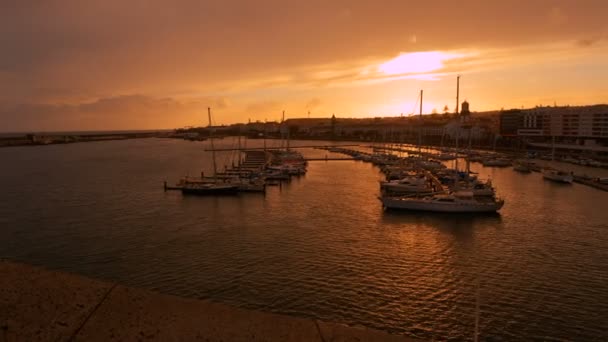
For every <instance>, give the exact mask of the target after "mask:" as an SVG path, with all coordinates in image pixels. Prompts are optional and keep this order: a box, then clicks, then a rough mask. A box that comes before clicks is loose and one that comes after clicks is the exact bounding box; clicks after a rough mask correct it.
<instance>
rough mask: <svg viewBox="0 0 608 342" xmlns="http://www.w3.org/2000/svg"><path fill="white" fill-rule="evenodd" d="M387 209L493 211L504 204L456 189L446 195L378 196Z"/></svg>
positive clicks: (491, 198)
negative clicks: (456, 190)
mask: <svg viewBox="0 0 608 342" xmlns="http://www.w3.org/2000/svg"><path fill="white" fill-rule="evenodd" d="M380 200H381V201H382V205H383V206H384V207H385V208H387V209H402V210H414V211H433V212H452V213H481V212H495V211H498V210H500V208H502V206H503V205H504V201H503V200H502V199H498V198H495V197H476V196H474V195H473V192H471V191H458V192H455V193H453V194H448V195H443V194H440V195H431V196H426V197H422V198H420V197H405V196H401V197H389V196H384V197H380Z"/></svg>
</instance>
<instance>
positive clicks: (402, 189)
mask: <svg viewBox="0 0 608 342" xmlns="http://www.w3.org/2000/svg"><path fill="white" fill-rule="evenodd" d="M380 189H381V190H385V191H387V192H392V193H428V192H432V189H431V187H430V186H429V183H428V182H427V180H426V179H425V178H424V177H423V176H422V177H419V176H408V177H405V178H402V179H398V180H393V181H388V182H380Z"/></svg>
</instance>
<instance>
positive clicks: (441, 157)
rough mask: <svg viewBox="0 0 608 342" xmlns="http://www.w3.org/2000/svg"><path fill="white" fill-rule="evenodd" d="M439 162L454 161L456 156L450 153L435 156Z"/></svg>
mask: <svg viewBox="0 0 608 342" xmlns="http://www.w3.org/2000/svg"><path fill="white" fill-rule="evenodd" d="M435 158H437V159H439V160H454V159H456V156H455V155H453V154H450V153H441V154H438V155H436V156H435Z"/></svg>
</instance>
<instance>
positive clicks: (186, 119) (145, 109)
mask: <svg viewBox="0 0 608 342" xmlns="http://www.w3.org/2000/svg"><path fill="white" fill-rule="evenodd" d="M227 103H228V100H227V99H225V98H215V97H200V98H193V99H188V100H176V99H173V98H153V97H149V96H144V95H120V96H115V97H109V98H101V99H98V100H96V101H92V102H84V103H74V104H27V103H22V104H17V105H10V104H3V105H0V120H2V121H3V122H6V123H7V124H6V125H5V126H4V127H3V130H5V131H24V130H32V129H36V130H46V131H53V130H112V129H157V128H173V127H180V126H186V125H202V124H204V120H205V118H206V116H205V114H206V110H207V107H208V106H211V107H214V108H226V107H227V106H228V105H227Z"/></svg>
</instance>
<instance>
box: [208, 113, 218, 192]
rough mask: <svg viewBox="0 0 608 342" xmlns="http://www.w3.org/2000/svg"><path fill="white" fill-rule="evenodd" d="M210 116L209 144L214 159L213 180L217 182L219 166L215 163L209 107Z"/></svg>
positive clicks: (209, 114)
mask: <svg viewBox="0 0 608 342" xmlns="http://www.w3.org/2000/svg"><path fill="white" fill-rule="evenodd" d="M207 115H208V116H209V142H210V143H211V157H212V158H213V179H214V180H217V164H216V162H215V147H214V146H213V130H212V128H211V125H212V124H211V107H207Z"/></svg>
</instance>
